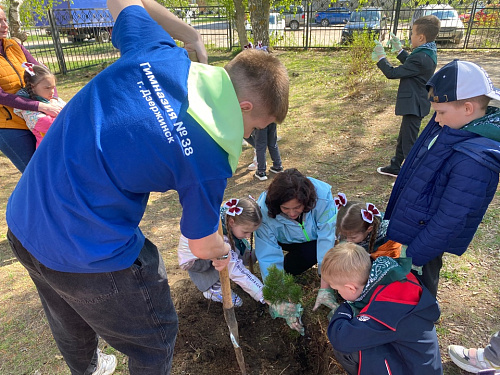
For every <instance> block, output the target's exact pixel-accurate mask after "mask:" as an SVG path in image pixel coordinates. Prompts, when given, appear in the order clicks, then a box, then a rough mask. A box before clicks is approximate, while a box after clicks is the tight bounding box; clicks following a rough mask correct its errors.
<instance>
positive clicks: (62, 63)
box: [47, 9, 68, 74]
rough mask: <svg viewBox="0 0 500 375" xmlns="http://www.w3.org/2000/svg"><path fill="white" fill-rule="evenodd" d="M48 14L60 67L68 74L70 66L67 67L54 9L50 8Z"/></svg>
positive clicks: (62, 71)
mask: <svg viewBox="0 0 500 375" xmlns="http://www.w3.org/2000/svg"><path fill="white" fill-rule="evenodd" d="M47 14H48V19H49V24H50V31H51V33H52V41H53V43H54V50H55V53H56V57H57V62H58V63H59V68H60V69H61V73H62V74H67V73H68V68H67V67H66V60H65V59H64V52H63V49H62V45H61V38H60V37H59V30H58V29H57V24H56V18H55V17H54V11H53V10H52V9H49V10H48V12H47Z"/></svg>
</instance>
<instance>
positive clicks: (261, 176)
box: [254, 171, 267, 181]
mask: <svg viewBox="0 0 500 375" xmlns="http://www.w3.org/2000/svg"><path fill="white" fill-rule="evenodd" d="M254 176H255V178H258V179H259V180H261V181H265V180H267V175H266V172H259V171H257V172H255V174H254Z"/></svg>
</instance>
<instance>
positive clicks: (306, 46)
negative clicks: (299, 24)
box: [304, 1, 312, 49]
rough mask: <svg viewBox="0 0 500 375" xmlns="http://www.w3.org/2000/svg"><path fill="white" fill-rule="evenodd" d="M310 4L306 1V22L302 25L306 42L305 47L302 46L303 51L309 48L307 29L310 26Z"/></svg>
mask: <svg viewBox="0 0 500 375" xmlns="http://www.w3.org/2000/svg"><path fill="white" fill-rule="evenodd" d="M311 13H312V12H311V2H310V1H308V2H307V5H306V20H305V24H304V27H305V29H306V30H305V31H306V42H305V45H304V49H308V48H309V31H310V29H309V27H310V26H311Z"/></svg>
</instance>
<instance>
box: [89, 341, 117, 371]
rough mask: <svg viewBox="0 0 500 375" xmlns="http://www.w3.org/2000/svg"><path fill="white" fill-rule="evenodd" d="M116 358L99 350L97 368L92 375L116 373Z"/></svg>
mask: <svg viewBox="0 0 500 375" xmlns="http://www.w3.org/2000/svg"><path fill="white" fill-rule="evenodd" d="M115 368H116V357H115V356H114V355H113V354H104V353H103V352H101V350H100V349H99V348H98V349H97V368H96V370H95V371H94V372H93V373H92V375H111V374H112V373H113V372H115Z"/></svg>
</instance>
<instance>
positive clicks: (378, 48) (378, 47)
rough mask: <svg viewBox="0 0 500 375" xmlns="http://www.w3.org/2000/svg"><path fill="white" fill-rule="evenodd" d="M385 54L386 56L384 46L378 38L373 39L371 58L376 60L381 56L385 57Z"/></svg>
mask: <svg viewBox="0 0 500 375" xmlns="http://www.w3.org/2000/svg"><path fill="white" fill-rule="evenodd" d="M385 56H386V54H385V50H384V46H382V44H381V43H380V42H379V41H378V40H375V48H373V52H372V60H373V61H375V62H377V61H379V60H380V59H381V58H382V57H385Z"/></svg>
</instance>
